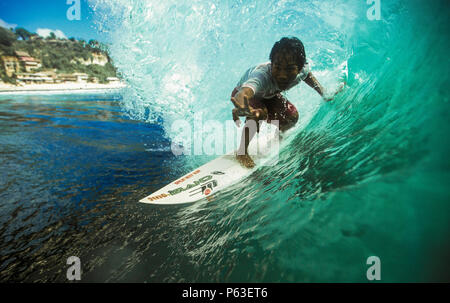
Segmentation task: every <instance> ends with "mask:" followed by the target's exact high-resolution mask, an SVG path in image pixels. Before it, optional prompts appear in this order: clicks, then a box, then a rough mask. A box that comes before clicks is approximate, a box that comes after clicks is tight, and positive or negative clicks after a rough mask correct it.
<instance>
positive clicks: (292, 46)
mask: <svg viewBox="0 0 450 303" xmlns="http://www.w3.org/2000/svg"><path fill="white" fill-rule="evenodd" d="M283 50H284V51H287V52H289V53H292V54H293V55H294V58H295V62H296V63H297V65H298V68H299V69H301V68H303V65H305V62H306V55H305V47H304V46H303V43H302V41H300V39H298V38H296V37H290V38H288V37H284V38H282V39H281V40H280V41H278V42H275V44H274V45H273V47H272V50H271V51H270V61H271V62H273V59H274V58H275V55H276V54H277V53H278V52H280V51H283Z"/></svg>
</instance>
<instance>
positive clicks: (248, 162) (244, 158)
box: [236, 120, 257, 168]
mask: <svg viewBox="0 0 450 303" xmlns="http://www.w3.org/2000/svg"><path fill="white" fill-rule="evenodd" d="M256 123H257V122H256V121H254V120H247V122H246V123H245V126H244V129H243V130H242V136H241V144H240V146H239V149H238V150H237V154H236V158H237V160H238V161H239V163H241V164H242V165H244V166H245V167H247V168H252V167H254V166H255V162H253V159H252V158H251V157H250V155H249V154H248V145H249V144H250V141H251V140H252V139H253V137H254V136H255V134H256V132H257V125H256Z"/></svg>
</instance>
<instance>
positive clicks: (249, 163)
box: [236, 154, 255, 168]
mask: <svg viewBox="0 0 450 303" xmlns="http://www.w3.org/2000/svg"><path fill="white" fill-rule="evenodd" d="M236 159H237V160H238V162H239V163H240V164H241V165H243V166H244V167H246V168H253V167H255V162H253V160H252V158H250V156H249V155H247V154H245V155H236Z"/></svg>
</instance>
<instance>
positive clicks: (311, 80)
mask: <svg viewBox="0 0 450 303" xmlns="http://www.w3.org/2000/svg"><path fill="white" fill-rule="evenodd" d="M304 81H305V83H306V84H308V85H309V86H310V87H312V88H314V90H315V91H316V92H318V93H319V95H321V96H322V97H323V98H325V97H324V96H325V89H324V88H323V86H322V85H320V83H319V81H317V79H316V77H314V75H313V74H312V73H311V72H310V73H309V74H308V76H307V77H306V79H305V80H304ZM327 101H328V100H327Z"/></svg>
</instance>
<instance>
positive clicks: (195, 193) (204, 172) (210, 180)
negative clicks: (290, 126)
mask: <svg viewBox="0 0 450 303" xmlns="http://www.w3.org/2000/svg"><path fill="white" fill-rule="evenodd" d="M269 136H270V138H267V139H266V140H259V141H258V142H255V141H257V140H255V139H254V140H252V142H251V143H250V146H249V152H250V155H251V157H252V159H253V161H254V162H255V167H254V168H252V169H249V168H246V167H244V166H242V165H241V164H240V163H239V162H238V161H237V160H236V155H235V152H230V153H228V154H225V155H223V156H220V157H219V158H217V159H214V160H212V161H210V162H208V163H206V164H204V165H202V166H200V167H199V168H197V169H195V170H193V171H191V172H189V173H188V174H186V175H184V176H182V177H181V178H179V179H177V180H175V181H174V182H172V183H170V184H168V185H166V186H164V187H163V188H161V189H160V190H158V191H156V192H154V193H153V194H151V195H149V196H147V197H145V198H143V199H141V200H140V201H139V202H142V203H149V204H163V205H164V204H167V205H169V204H184V203H192V202H197V201H200V200H202V199H208V200H211V199H212V197H213V196H214V194H215V193H217V192H218V191H220V190H222V189H224V188H226V187H228V186H230V185H233V184H235V183H237V182H238V181H239V180H241V179H242V178H244V177H246V176H248V175H250V173H251V172H252V171H254V170H255V169H256V168H257V167H258V166H261V165H263V164H264V163H265V162H266V161H267V160H268V159H270V158H271V156H272V157H273V155H274V154H277V153H278V150H276V149H278V148H279V145H278V143H279V141H278V133H276V134H270V135H269ZM256 147H258V151H259V153H256V152H254V151H255V148H256ZM252 154H253V155H252Z"/></svg>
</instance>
